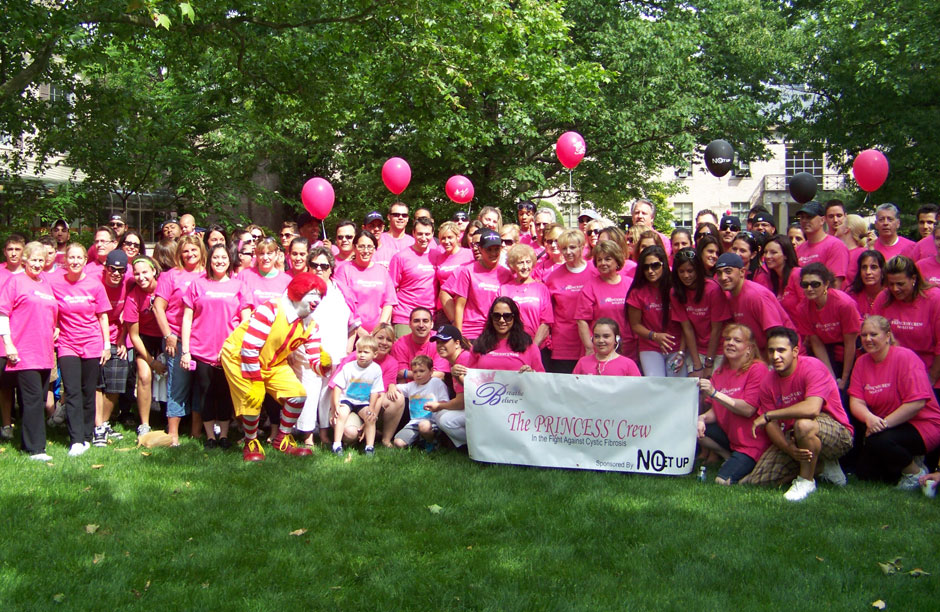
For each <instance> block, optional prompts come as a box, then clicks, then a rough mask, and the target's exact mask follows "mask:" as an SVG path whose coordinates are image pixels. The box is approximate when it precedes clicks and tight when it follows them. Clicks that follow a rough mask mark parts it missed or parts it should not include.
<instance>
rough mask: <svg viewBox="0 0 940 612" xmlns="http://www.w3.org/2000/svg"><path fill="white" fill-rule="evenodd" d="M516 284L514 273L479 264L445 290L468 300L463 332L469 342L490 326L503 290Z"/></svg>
mask: <svg viewBox="0 0 940 612" xmlns="http://www.w3.org/2000/svg"><path fill="white" fill-rule="evenodd" d="M510 280H512V272H510V271H509V270H507V269H506V268H501V267H500V266H494V267H493V268H492V269H490V270H487V269H486V268H485V267H484V266H483V265H482V264H481V263H480V262H478V261H475V262H473V263H472V264H471V265H469V266H464V267H462V268H460V269H458V270H457V272H456V273H455V274H454V275H453V276H452V277H451V279H450V281H448V284H447V286H445V287H444V290H445V291H447V292H448V293H450V294H451V295H453V296H454V297H455V298H456V297H458V296H459V297H462V298H466V300H467V303H466V304H465V305H464V310H463V329H462V330H461V332H462V333H463V335H464V337H466V338H476V337H477V336H479V335H480V333H481V332H482V331H483V327H484V325H486V315H487V313H488V312H489V310H490V306H492V305H493V300H495V299H496V298H497V297H499V286H500V285H502V284H503V283H508V282H509V281H510Z"/></svg>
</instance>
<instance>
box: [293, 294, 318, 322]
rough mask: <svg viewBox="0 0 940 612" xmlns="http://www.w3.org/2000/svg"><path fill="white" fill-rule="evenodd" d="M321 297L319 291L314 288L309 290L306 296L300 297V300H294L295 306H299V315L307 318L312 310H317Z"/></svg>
mask: <svg viewBox="0 0 940 612" xmlns="http://www.w3.org/2000/svg"><path fill="white" fill-rule="evenodd" d="M321 299H322V298H321V297H320V293H319V292H318V291H316V290H314V291H310V292H308V293H307V294H306V295H305V296H303V297H302V298H300V301H299V302H294V307H295V308H297V315H298V316H299V317H300V318H301V319H304V318H306V317H307V316H308V315H309V314H310V313H311V312H313V311H314V310H316V308H317V306H318V305H319V304H320V300H321Z"/></svg>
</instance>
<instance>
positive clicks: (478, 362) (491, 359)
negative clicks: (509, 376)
mask: <svg viewBox="0 0 940 612" xmlns="http://www.w3.org/2000/svg"><path fill="white" fill-rule="evenodd" d="M471 363H472V365H471V366H470V367H473V368H476V369H478V370H509V371H511V372H515V371H517V370H519V368H521V367H522V366H524V365H527V366H529V367H530V368H532V369H533V370H535V371H536V372H544V371H545V368H544V367H542V355H541V353H539V349H538V347H537V346H535V344H534V343H533V344H530V345H529V347H528V348H527V349H526V350H525V351H523V352H521V353H517V352H516V351H514V350H512V348H510V346H509V341H508V340H500V341H499V342H497V343H496V346H495V347H493V350H492V351H490V352H488V353H482V354H480V353H473V361H472V362H471Z"/></svg>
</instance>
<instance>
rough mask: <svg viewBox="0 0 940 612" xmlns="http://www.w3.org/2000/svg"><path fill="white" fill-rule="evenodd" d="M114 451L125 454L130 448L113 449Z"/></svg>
mask: <svg viewBox="0 0 940 612" xmlns="http://www.w3.org/2000/svg"><path fill="white" fill-rule="evenodd" d="M114 450H116V451H117V452H119V453H126V452H128V451H130V450H131V449H130V447H128V448H116V449H114Z"/></svg>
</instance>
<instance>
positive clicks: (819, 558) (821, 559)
mask: <svg viewBox="0 0 940 612" xmlns="http://www.w3.org/2000/svg"><path fill="white" fill-rule="evenodd" d="M816 560H817V561H825V559H823V558H822V557H820V556H819V555H816Z"/></svg>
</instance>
